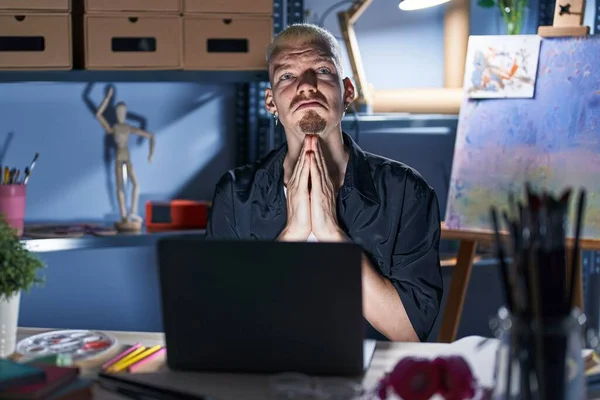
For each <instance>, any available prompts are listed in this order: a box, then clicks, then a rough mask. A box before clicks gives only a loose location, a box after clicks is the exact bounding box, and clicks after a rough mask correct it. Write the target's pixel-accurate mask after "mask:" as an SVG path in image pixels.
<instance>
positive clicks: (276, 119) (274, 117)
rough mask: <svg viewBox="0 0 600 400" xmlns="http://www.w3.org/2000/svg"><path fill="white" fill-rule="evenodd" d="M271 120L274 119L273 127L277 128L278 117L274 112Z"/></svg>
mask: <svg viewBox="0 0 600 400" xmlns="http://www.w3.org/2000/svg"><path fill="white" fill-rule="evenodd" d="M273 119H275V126H277V122H279V117H278V115H277V113H276V112H274V113H273Z"/></svg>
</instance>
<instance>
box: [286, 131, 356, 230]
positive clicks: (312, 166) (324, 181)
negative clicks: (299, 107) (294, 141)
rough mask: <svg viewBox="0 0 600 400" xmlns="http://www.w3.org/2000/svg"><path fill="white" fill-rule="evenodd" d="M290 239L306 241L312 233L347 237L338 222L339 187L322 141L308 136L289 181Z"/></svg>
mask: <svg viewBox="0 0 600 400" xmlns="http://www.w3.org/2000/svg"><path fill="white" fill-rule="evenodd" d="M287 212H288V221H287V225H286V227H285V229H284V231H283V235H282V236H283V237H284V238H285V239H286V240H294V241H305V240H306V239H308V237H309V235H310V233H311V232H312V233H313V234H314V235H315V237H316V238H317V240H319V241H341V240H343V238H344V234H343V232H342V230H341V229H340V228H339V226H338V223H337V215H336V187H335V185H334V183H333V181H332V180H331V177H330V176H329V173H328V171H327V165H326V163H325V157H324V156H323V152H322V150H321V145H320V144H319V140H318V138H317V137H314V136H307V137H306V138H305V140H304V143H303V145H302V149H301V150H300V157H299V158H298V161H297V162H296V165H295V167H294V170H293V172H292V176H291V177H290V179H289V181H288V184H287Z"/></svg>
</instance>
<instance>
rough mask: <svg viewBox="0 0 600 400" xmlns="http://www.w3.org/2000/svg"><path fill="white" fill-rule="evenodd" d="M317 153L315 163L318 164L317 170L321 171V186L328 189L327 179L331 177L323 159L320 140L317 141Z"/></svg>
mask: <svg viewBox="0 0 600 400" xmlns="http://www.w3.org/2000/svg"><path fill="white" fill-rule="evenodd" d="M316 142H317V144H316V147H317V151H316V153H315V163H316V164H317V168H318V169H319V175H320V178H321V182H320V183H321V186H322V187H326V183H327V179H328V178H329V175H328V174H327V168H326V167H325V161H324V158H323V151H322V149H321V144H320V143H319V141H318V140H316Z"/></svg>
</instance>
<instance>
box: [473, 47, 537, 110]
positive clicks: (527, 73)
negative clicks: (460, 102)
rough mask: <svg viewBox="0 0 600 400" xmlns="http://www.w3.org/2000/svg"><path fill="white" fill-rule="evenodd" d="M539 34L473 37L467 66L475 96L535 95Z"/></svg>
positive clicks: (513, 96) (526, 96) (520, 96)
mask: <svg viewBox="0 0 600 400" xmlns="http://www.w3.org/2000/svg"><path fill="white" fill-rule="evenodd" d="M540 42H541V38H540V37H539V36H537V35H497V36H494V35H486V36H471V37H470V38H469V46H468V49H467V62H466V65H465V84H466V88H465V90H466V93H467V95H468V96H469V97H471V98H480V99H483V98H531V97H533V95H534V89H535V79H536V74H537V68H538V59H539V55H540Z"/></svg>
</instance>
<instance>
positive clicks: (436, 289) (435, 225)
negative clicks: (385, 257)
mask: <svg viewBox="0 0 600 400" xmlns="http://www.w3.org/2000/svg"><path fill="white" fill-rule="evenodd" d="M439 243H440V212H439V205H438V199H437V196H436V194H435V191H434V190H433V189H432V188H430V187H429V186H427V185H426V184H424V183H423V182H414V183H410V181H409V182H407V186H406V187H405V193H404V205H403V207H402V212H401V220H400V226H399V228H398V232H397V236H396V242H395V245H394V252H393V254H392V265H391V276H390V280H391V282H392V284H393V285H394V287H395V288H396V290H397V291H398V294H399V295H400V300H401V301H402V304H403V306H404V309H405V310H406V313H407V315H408V318H409V320H410V322H411V324H412V326H413V329H414V330H415V332H416V334H417V336H418V337H419V340H420V341H422V342H424V341H426V340H427V338H428V336H429V333H430V332H431V329H432V327H433V324H434V323H435V320H436V318H437V316H438V313H439V310H440V303H441V300H442V288H443V283H442V274H441V268H440V258H439Z"/></svg>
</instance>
